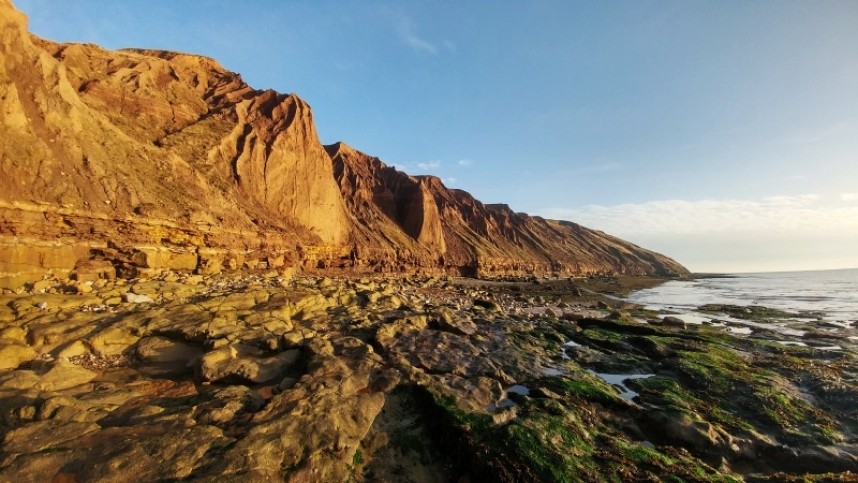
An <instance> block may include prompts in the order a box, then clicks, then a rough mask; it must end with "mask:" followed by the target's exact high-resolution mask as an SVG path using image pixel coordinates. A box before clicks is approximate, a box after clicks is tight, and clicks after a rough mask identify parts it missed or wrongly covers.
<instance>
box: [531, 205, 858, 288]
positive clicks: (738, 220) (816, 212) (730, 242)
mask: <svg viewBox="0 0 858 483" xmlns="http://www.w3.org/2000/svg"><path fill="white" fill-rule="evenodd" d="M854 201H858V193H842V194H840V195H839V196H829V197H823V196H819V195H816V194H803V195H789V196H771V197H766V198H758V199H749V200H737V199H728V200H711V199H709V200H695V201H688V200H661V201H650V202H646V203H627V204H620V205H613V206H603V205H588V206H584V207H581V208H549V209H544V210H541V211H540V212H538V214H540V215H542V216H545V217H548V218H560V219H566V220H571V221H574V222H576V223H580V224H582V225H584V226H587V227H590V228H595V229H598V230H603V231H605V232H607V233H610V234H612V235H616V236H620V237H622V238H625V239H628V240H631V241H633V242H635V243H638V244H641V245H643V246H646V247H647V248H651V249H655V250H657V251H661V252H663V253H666V254H667V255H670V256H673V257H675V258H677V259H678V260H679V261H680V262H682V263H685V264H687V265H688V266H689V267H690V268H691V269H692V270H704V271H706V270H713V271H753V270H775V269H780V270H783V269H813V268H838V267H839V268H847V267H858V252H856V251H855V247H856V246H858V203H854Z"/></svg>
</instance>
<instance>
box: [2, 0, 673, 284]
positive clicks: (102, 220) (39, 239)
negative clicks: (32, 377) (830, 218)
mask: <svg viewBox="0 0 858 483" xmlns="http://www.w3.org/2000/svg"><path fill="white" fill-rule="evenodd" d="M0 26H2V33H0V167H2V172H3V176H2V178H0V284H2V285H3V286H8V287H16V286H20V285H21V283H23V282H27V281H33V280H37V279H39V278H41V277H42V276H43V275H45V274H47V273H50V274H53V275H68V274H71V273H73V272H74V271H75V268H76V267H77V266H78V265H79V264H86V262H88V261H90V260H100V261H105V262H107V263H109V264H112V265H113V266H114V267H115V269H116V271H117V274H118V275H120V276H124V275H126V274H131V275H134V274H144V275H145V274H152V273H155V272H157V271H158V270H161V269H187V270H192V271H197V272H201V273H216V272H219V271H221V270H229V269H234V268H256V267H267V268H289V269H296V270H316V269H323V270H329V271H332V270H341V271H343V272H351V273H357V272H390V271H396V272H424V273H443V272H447V273H466V274H475V275H476V274H479V275H503V274H514V275H543V274H565V275H576V274H578V275H581V274H594V273H629V274H661V275H681V274H684V273H686V271H685V269H684V268H683V267H682V266H680V265H679V264H677V263H676V262H674V261H672V260H670V259H668V258H666V257H664V256H661V255H658V254H656V253H653V252H650V251H648V250H644V249H642V248H639V247H637V246H635V245H632V244H630V243H628V242H624V241H622V240H619V239H616V238H613V237H610V236H608V235H605V234H603V233H600V232H596V231H592V230H588V229H586V228H583V227H580V226H578V225H575V224H573V223H568V222H560V221H551V220H544V219H541V218H538V217H529V216H527V215H524V214H521V213H514V212H513V211H511V210H510V209H509V208H507V207H505V206H503V205H483V204H482V203H480V202H479V201H477V200H475V199H474V198H473V197H471V196H470V195H468V194H467V193H465V192H463V191H460V190H451V189H448V188H446V187H445V186H444V185H443V184H442V183H441V182H440V180H438V179H437V178H433V177H411V176H408V175H406V174H404V173H401V172H399V171H396V170H395V169H392V168H389V167H387V166H385V165H384V164H383V163H381V162H380V161H379V160H377V159H376V158H372V157H370V156H367V155H365V154H363V153H360V152H358V151H356V150H353V149H351V148H349V147H348V146H346V145H345V144H342V143H339V144H335V145H332V146H327V147H324V146H322V145H321V143H320V142H319V139H318V135H317V133H316V130H315V125H314V123H313V117H312V112H311V110H310V108H309V106H308V105H307V103H306V102H304V101H303V100H301V99H300V98H299V97H298V96H296V95H294V94H289V95H286V94H281V93H278V92H274V91H271V90H266V91H260V90H255V89H253V88H251V87H250V86H248V85H247V84H246V83H245V82H244V81H243V80H242V79H241V77H240V76H239V75H238V74H236V73H233V72H229V71H227V70H226V69H224V68H223V67H222V66H220V65H219V64H218V63H217V62H216V61H214V60H212V59H209V58H205V57H201V56H195V55H188V54H182V53H176V52H165V51H152V50H139V49H126V50H119V51H107V50H104V49H102V48H100V47H98V46H95V45H89V44H58V43H54V42H50V41H47V40H43V39H40V38H37V37H34V36H32V35H30V34H29V33H28V32H27V29H26V18H25V17H24V15H23V14H21V13H20V12H18V11H17V10H15V9H14V7H13V6H12V5H11V3H10V2H9V0H2V1H0ZM153 250H154V251H157V252H159V255H157V256H148V255H147V256H145V257H144V258H145V260H142V259H139V257H138V259H134V258H133V257H130V256H128V255H129V254H133V253H135V252H138V251H142V252H146V253H150V252H152V251H153ZM135 260H136V261H135ZM140 261H142V262H143V263H138V262H140Z"/></svg>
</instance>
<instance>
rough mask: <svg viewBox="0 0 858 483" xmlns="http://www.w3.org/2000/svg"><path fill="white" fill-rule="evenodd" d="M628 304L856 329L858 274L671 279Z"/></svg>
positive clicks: (639, 293) (638, 294) (636, 294)
mask: <svg viewBox="0 0 858 483" xmlns="http://www.w3.org/2000/svg"><path fill="white" fill-rule="evenodd" d="M626 300H628V301H630V302H634V303H637V304H641V305H644V306H646V307H647V308H650V309H654V310H663V311H671V312H677V313H685V314H694V313H695V309H696V308H697V307H700V306H702V305H706V304H723V305H737V306H751V305H755V306H762V307H768V308H772V309H779V310H783V311H788V312H815V313H817V314H818V316H817V317H816V318H817V319H818V320H824V321H831V322H845V323H852V325H853V327H854V326H855V325H858V269H845V270H819V271H802V272H765V273H735V274H725V275H720V276H719V275H712V276H707V277H706V278H697V279H693V280H674V281H669V282H666V283H664V284H661V285H659V286H657V287H652V288H648V289H644V290H639V291H637V292H633V293H632V294H630V295H629V296H628V297H626Z"/></svg>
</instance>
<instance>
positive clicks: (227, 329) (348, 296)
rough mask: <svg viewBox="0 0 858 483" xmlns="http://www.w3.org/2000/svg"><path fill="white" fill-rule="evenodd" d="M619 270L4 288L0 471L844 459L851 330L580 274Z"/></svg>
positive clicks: (570, 472) (123, 473)
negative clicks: (645, 297) (750, 319)
mask: <svg viewBox="0 0 858 483" xmlns="http://www.w3.org/2000/svg"><path fill="white" fill-rule="evenodd" d="M69 282H71V281H69ZM636 283H640V281H639V280H638V281H628V280H616V279H614V280H605V279H576V280H539V281H511V280H507V281H500V280H497V281H480V280H470V279H406V278H402V279H380V278H376V279H372V278H366V279H339V280H338V279H328V278H300V279H289V278H284V277H279V276H265V275H262V274H247V273H246V274H241V275H236V276H232V277H209V276H188V275H180V274H176V273H172V272H165V273H163V274H162V275H160V276H158V277H155V278H151V279H135V280H130V281H129V280H124V279H112V280H102V281H100V282H99V283H98V284H92V285H91V286H90V288H91V289H92V290H90V291H87V292H85V293H83V292H80V291H79V290H76V289H74V288H73V286H72V285H71V284H70V283H66V282H63V281H56V282H55V283H49V284H42V285H41V286H39V287H33V288H32V289H31V290H29V291H19V293H11V292H7V293H5V294H3V295H2V296H0V355H3V357H2V362H3V364H2V366H0V437H2V440H3V445H2V449H0V480H2V481H51V480H54V481H129V480H135V481H163V480H176V479H182V480H188V481H209V480H212V479H215V478H216V479H218V481H221V480H222V481H283V480H285V481H414V482H442V481H461V478H466V479H467V480H469V481H666V480H670V479H671V478H673V479H681V480H683V481H739V480H742V479H745V480H750V481H792V480H795V481H802V480H803V479H804V478H810V479H811V480H812V479H817V480H820V481H828V480H832V479H833V480H837V479H841V480H844V481H848V479H849V478H850V477H852V476H854V473H855V472H858V458H856V456H855V455H856V454H858V440H856V434H858V415H856V412H855V401H858V381H856V379H858V353H857V352H856V349H855V339H854V338H852V337H853V335H854V334H852V332H851V331H852V330H854V329H852V328H851V326H850V327H846V326H842V327H841V326H837V327H821V326H819V327H816V328H814V331H813V332H810V331H807V332H805V333H802V334H801V335H797V336H789V335H784V334H778V339H776V340H775V339H772V338H771V333H769V332H766V331H765V330H763V329H761V328H759V327H757V326H754V331H753V332H751V334H734V333H731V332H730V327H728V326H726V325H719V324H717V323H715V322H712V323H708V324H699V323H698V324H694V323H688V322H686V321H683V320H682V319H679V318H677V319H676V320H673V319H672V318H671V317H673V316H671V315H669V314H659V313H656V312H651V311H647V310H643V309H641V308H640V307H636V306H633V305H630V304H628V303H626V302H623V301H621V300H619V299H617V298H615V297H613V296H604V295H600V294H598V293H597V291H601V292H605V291H606V289H610V290H613V291H616V290H618V289H619V288H622V286H623V285H625V286H627V287H628V286H631V285H633V284H636ZM129 293H130V294H136V295H139V296H145V297H146V298H147V299H149V300H151V302H148V301H147V302H140V301H139V300H141V299H135V298H134V297H131V298H129V297H124V296H123V295H124V294H129ZM756 322H758V320H757V321H755V323H756ZM805 323H806V322H805ZM808 333H810V334H812V335H810V336H808V335H807V334H808ZM820 334H827V335H828V336H829V339H825V340H833V339H831V338H833V337H837V345H838V349H836V350H835V349H832V348H831V347H824V348H820V347H819V346H817V347H814V344H815V341H820V342H822V341H824V340H823V339H824V338H822V337H821V336H820ZM828 345H829V346H830V345H831V344H830V342H829V343H828ZM850 472H852V473H850ZM850 475H852V476H850Z"/></svg>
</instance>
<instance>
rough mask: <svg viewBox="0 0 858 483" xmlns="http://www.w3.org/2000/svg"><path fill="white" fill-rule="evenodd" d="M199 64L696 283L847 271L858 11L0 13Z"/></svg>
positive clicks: (156, 9) (257, 6)
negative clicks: (662, 263)
mask: <svg viewBox="0 0 858 483" xmlns="http://www.w3.org/2000/svg"><path fill="white" fill-rule="evenodd" d="M13 1H14V2H15V4H16V5H17V6H18V7H19V8H21V9H22V10H24V11H25V12H26V13H27V14H28V16H29V17H30V27H31V30H32V31H33V32H34V33H36V34H37V35H41V36H43V37H46V38H49V39H52V40H60V41H78V42H93V43H97V44H100V45H102V46H105V47H107V48H121V47H147V48H164V49H170V50H179V51H185V52H193V53H199V54H204V55H208V56H211V57H214V58H216V59H218V60H219V61H220V62H221V63H222V64H223V65H224V66H225V67H227V68H228V69H230V70H234V71H237V72H240V73H241V74H242V76H243V77H244V79H245V80H247V81H248V82H249V83H250V84H251V85H253V86H254V87H256V88H261V89H263V88H273V89H276V90H278V91H282V92H295V93H297V94H298V95H300V96H301V97H302V98H304V99H306V100H307V101H308V102H309V103H310V105H311V106H312V107H313V111H314V116H315V120H316V123H317V127H318V130H319V135H320V137H321V140H322V142H324V143H331V142H335V141H338V140H343V141H346V142H347V143H349V144H350V145H352V146H354V147H355V148H357V149H360V150H362V151H365V152H367V153H369V154H372V155H376V156H378V157H380V158H381V159H383V160H385V161H386V162H388V164H393V165H396V166H398V167H400V168H401V169H403V170H405V171H406V172H408V173H410V174H435V175H437V176H439V177H441V178H442V179H444V180H445V182H446V184H447V185H449V186H452V187H457V188H461V189H465V190H467V191H469V192H471V193H472V194H474V195H475V196H476V197H477V198H478V199H480V200H482V201H484V202H490V203H491V202H505V203H508V204H510V205H511V206H512V208H513V209H515V210H518V211H525V212H528V213H532V214H540V215H544V216H551V217H559V218H565V219H571V220H573V221H577V222H580V223H582V224H584V225H585V226H590V227H592V228H597V229H603V230H605V231H608V232H609V233H612V234H615V235H618V236H622V237H624V238H627V239H629V240H631V241H633V242H636V243H638V244H640V245H643V246H646V247H648V248H653V249H655V250H658V251H661V252H663V253H666V254H668V255H671V256H673V257H675V258H676V259H677V260H678V261H680V262H682V263H684V264H686V265H687V266H688V267H689V268H691V269H692V270H698V271H752V270H787V269H813V268H845V267H858V2H856V1H854V0H842V1H834V0H831V1H829V0H814V1H804V0H802V1H790V0H755V1H734V0H727V1H724V0H719V1H702V0H677V1H668V0H664V1H647V0H626V1H622V0H615V1H611V2H601V1H600V2H597V1H586V2H583V1H582V2H577V1H521V2H494V3H491V5H492V7H491V8H490V7H488V6H487V5H489V4H487V3H483V2H417V1H365V2H338V1H317V2H289V1H252V0H247V1H240V2H239V1H213V0H210V1H195V2H184V1H183V2H177V1H172V0H150V1H147V2H114V1H107V0H97V1H96V0H76V1H74V2H60V1H56V0H53V1H48V0H13Z"/></svg>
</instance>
